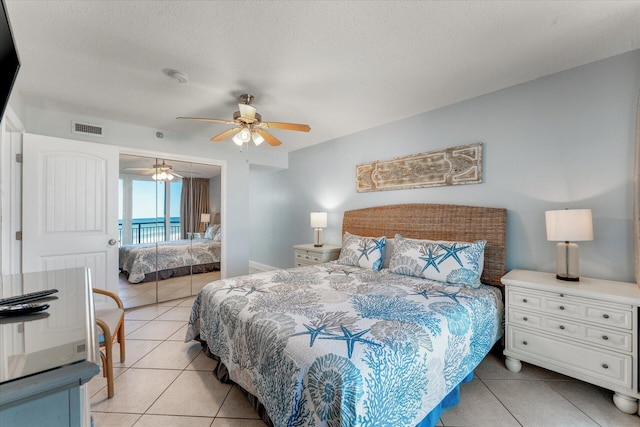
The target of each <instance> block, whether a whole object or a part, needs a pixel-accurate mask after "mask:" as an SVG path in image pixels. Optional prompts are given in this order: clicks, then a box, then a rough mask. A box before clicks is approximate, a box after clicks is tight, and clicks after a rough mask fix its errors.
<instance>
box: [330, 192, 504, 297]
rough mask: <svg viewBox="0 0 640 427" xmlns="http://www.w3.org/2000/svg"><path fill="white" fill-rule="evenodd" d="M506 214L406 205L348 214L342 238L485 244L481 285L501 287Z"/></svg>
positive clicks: (471, 208) (470, 208) (480, 209)
mask: <svg viewBox="0 0 640 427" xmlns="http://www.w3.org/2000/svg"><path fill="white" fill-rule="evenodd" d="M506 225H507V210H506V209H500V208H483V207H479V206H460V205H440V204H406V205H389V206H377V207H372V208H364V209H356V210H352V211H346V212H345V213H344V218H343V220H342V234H343V235H344V233H345V232H347V231H348V232H349V233H351V234H357V235H359V236H372V237H373V236H387V238H393V237H394V236H395V234H396V233H398V234H401V235H402V236H403V237H410V238H413V239H430V240H449V241H465V242H472V241H475V240H486V241H487V245H486V247H485V253H484V269H483V272H482V278H481V280H482V283H486V284H489V285H495V286H502V283H501V282H500V278H501V277H502V276H504V274H505V263H506V234H507V233H506Z"/></svg>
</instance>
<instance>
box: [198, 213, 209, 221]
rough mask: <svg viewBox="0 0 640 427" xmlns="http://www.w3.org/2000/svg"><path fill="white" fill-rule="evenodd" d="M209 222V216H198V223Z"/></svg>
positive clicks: (205, 214)
mask: <svg viewBox="0 0 640 427" xmlns="http://www.w3.org/2000/svg"><path fill="white" fill-rule="evenodd" d="M210 220H211V214H208V213H203V214H200V222H209V221H210Z"/></svg>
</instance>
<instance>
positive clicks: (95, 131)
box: [71, 122, 104, 136]
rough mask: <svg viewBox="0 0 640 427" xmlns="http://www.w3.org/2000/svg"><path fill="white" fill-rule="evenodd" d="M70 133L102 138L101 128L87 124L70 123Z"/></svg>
mask: <svg viewBox="0 0 640 427" xmlns="http://www.w3.org/2000/svg"><path fill="white" fill-rule="evenodd" d="M71 132H73V133H81V134H83V135H93V136H104V133H103V129H102V126H99V125H91V124H88V123H80V122H71Z"/></svg>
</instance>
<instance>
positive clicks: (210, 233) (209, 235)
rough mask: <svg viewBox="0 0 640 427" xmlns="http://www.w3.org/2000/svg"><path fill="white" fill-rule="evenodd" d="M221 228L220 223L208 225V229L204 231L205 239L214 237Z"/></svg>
mask: <svg viewBox="0 0 640 427" xmlns="http://www.w3.org/2000/svg"><path fill="white" fill-rule="evenodd" d="M219 230H220V224H213V225H210V226H209V227H207V231H205V233H204V238H205V239H213V237H214V236H215V235H216V233H217V232H218V231H219Z"/></svg>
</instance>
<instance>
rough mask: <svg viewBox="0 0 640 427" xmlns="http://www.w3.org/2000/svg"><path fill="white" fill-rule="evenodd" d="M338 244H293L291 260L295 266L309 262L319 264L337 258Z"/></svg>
mask: <svg viewBox="0 0 640 427" xmlns="http://www.w3.org/2000/svg"><path fill="white" fill-rule="evenodd" d="M340 249H341V247H340V246H333V245H322V246H320V247H316V246H313V244H307V245H295V246H294V247H293V258H294V260H293V262H294V265H295V266H296V267H301V266H303V265H310V264H321V263H323V262H329V261H333V260H336V259H338V257H339V256H340Z"/></svg>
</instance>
